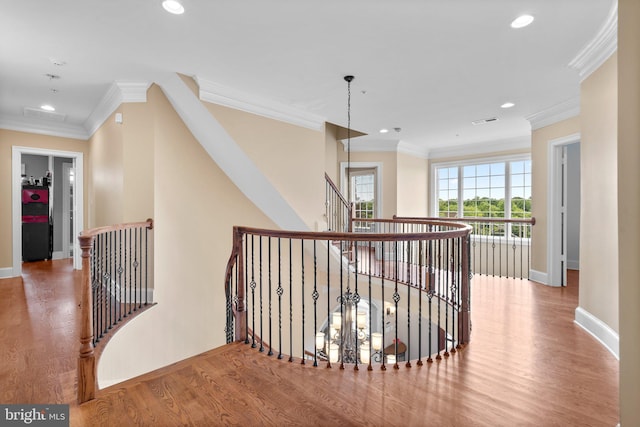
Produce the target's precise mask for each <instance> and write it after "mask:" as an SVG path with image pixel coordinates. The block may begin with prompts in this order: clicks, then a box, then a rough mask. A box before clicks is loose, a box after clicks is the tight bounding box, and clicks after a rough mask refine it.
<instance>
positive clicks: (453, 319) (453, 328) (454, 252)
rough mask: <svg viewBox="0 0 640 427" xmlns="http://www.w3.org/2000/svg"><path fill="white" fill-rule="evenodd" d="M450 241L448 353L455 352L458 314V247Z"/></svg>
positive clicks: (452, 240) (454, 242)
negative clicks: (449, 344)
mask: <svg viewBox="0 0 640 427" xmlns="http://www.w3.org/2000/svg"><path fill="white" fill-rule="evenodd" d="M449 240H451V246H452V248H451V249H452V252H451V287H450V289H451V346H450V353H455V352H456V347H455V342H456V314H457V313H458V307H457V305H456V284H457V269H456V265H457V263H456V261H457V256H456V255H457V253H458V248H459V245H457V244H456V240H454V239H453V238H451V239H449Z"/></svg>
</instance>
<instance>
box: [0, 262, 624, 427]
mask: <svg viewBox="0 0 640 427" xmlns="http://www.w3.org/2000/svg"><path fill="white" fill-rule="evenodd" d="M49 264H50V266H44V267H40V266H36V265H35V263H34V264H33V265H31V264H30V265H25V266H26V267H27V268H25V277H24V283H23V281H22V280H19V279H18V280H16V279H5V280H0V309H1V312H0V320H1V323H0V345H1V350H0V362H1V365H0V387H1V391H0V401H1V403H17V402H20V403H25V402H29V403H38V402H41V403H55V402H72V401H74V399H75V395H74V394H73V387H74V381H75V377H74V375H75V357H76V352H77V343H76V341H77V339H76V338H75V335H76V332H75V327H76V326H75V325H76V323H75V317H74V316H75V311H74V307H75V306H76V303H75V300H74V301H71V299H73V298H74V295H75V293H74V291H73V283H72V282H73V278H69V276H72V275H73V274H75V273H71V271H70V264H69V265H67V264H64V263H61V262H58V261H57V262H53V263H51V262H49ZM58 276H60V277H58ZM62 276H66V277H67V278H66V279H64V278H63V277H62ZM576 282H577V275H576V274H572V275H571V276H570V285H569V286H568V287H567V288H563V289H558V288H549V287H546V286H543V285H539V284H536V283H533V282H528V281H526V280H525V281H521V280H505V279H502V280H500V279H492V278H486V277H482V276H476V277H475V278H474V280H473V285H472V286H473V288H472V321H473V332H472V342H471V344H470V345H469V346H467V347H466V348H464V349H463V350H462V351H460V352H458V353H457V354H455V355H454V356H451V357H449V358H447V359H443V360H442V361H439V362H434V363H433V364H425V365H424V366H422V367H418V366H416V365H415V364H414V365H413V367H412V368H406V367H404V366H402V367H401V368H400V369H399V370H393V369H392V370H388V371H386V372H381V371H379V370H374V371H373V372H367V371H366V370H360V371H358V372H354V371H353V370H351V369H348V370H344V371H340V370H339V369H336V368H333V369H326V368H324V367H318V368H314V367H312V366H311V364H307V365H304V366H303V365H300V363H299V361H298V363H289V362H286V361H285V360H277V359H276V358H275V356H273V357H268V356H266V354H264V353H258V352H257V351H256V350H254V349H251V348H250V347H249V346H246V345H244V344H237V343H236V344H232V345H227V346H223V347H220V348H217V349H214V350H212V351H209V352H207V353H203V354H201V355H199V356H196V357H194V358H191V359H188V360H185V361H181V362H178V363H176V364H174V365H171V366H168V367H165V368H163V369H160V370H158V371H154V372H152V373H149V374H145V375H143V376H141V377H138V378H135V379H132V380H129V381H127V382H125V383H121V384H118V385H115V386H112V387H110V388H107V389H104V390H102V391H100V392H99V393H98V398H97V399H96V400H94V401H91V402H88V403H86V404H84V405H81V406H78V405H76V404H74V403H72V404H71V425H77V426H94V425H95V426H97V425H104V426H127V425H154V426H174V425H201V426H216V425H243V426H253V425H309V426H316V425H318V426H321V425H345V426H346V425H372V426H390V425H402V426H427V425H428V426H615V425H616V423H617V422H618V361H617V360H616V359H615V358H614V357H613V356H612V355H611V354H610V353H609V352H608V351H607V350H605V349H604V348H603V347H602V346H601V345H600V344H599V343H598V342H597V341H596V340H595V339H594V338H592V337H591V336H590V335H589V334H588V333H586V332H585V331H583V330H582V329H581V328H580V327H579V326H577V325H576V324H575V323H574V322H573V317H574V309H575V307H576V306H577V302H578V291H577V285H576ZM51 305H53V307H51ZM57 322H62V323H61V324H60V325H59V324H58V323H57ZM51 332H53V333H51ZM61 335H66V336H69V335H71V337H63V336H61ZM27 384H31V385H27Z"/></svg>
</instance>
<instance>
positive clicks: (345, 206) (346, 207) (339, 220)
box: [324, 173, 353, 233]
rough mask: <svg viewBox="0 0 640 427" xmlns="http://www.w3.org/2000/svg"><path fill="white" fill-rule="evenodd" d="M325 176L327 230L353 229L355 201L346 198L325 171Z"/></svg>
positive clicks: (343, 230) (341, 230) (348, 230)
mask: <svg viewBox="0 0 640 427" xmlns="http://www.w3.org/2000/svg"><path fill="white" fill-rule="evenodd" d="M324 177H325V181H326V184H325V205H326V213H325V216H326V218H327V230H328V231H336V232H342V233H348V232H350V231H353V226H352V217H353V203H351V204H350V203H349V202H348V201H347V199H345V197H344V196H343V195H342V193H341V192H340V190H339V189H338V187H337V186H336V184H335V183H334V182H333V181H332V180H331V178H330V177H329V175H327V174H326V173H325V174H324Z"/></svg>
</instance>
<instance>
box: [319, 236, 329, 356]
mask: <svg viewBox="0 0 640 427" xmlns="http://www.w3.org/2000/svg"><path fill="white" fill-rule="evenodd" d="M316 332H318V331H316ZM330 343H331V241H330V240H327V331H326V332H325V334H324V347H323V348H322V350H323V351H324V350H325V347H326V351H325V354H326V355H327V368H331V359H330V358H329V357H328V356H329V345H330ZM316 351H317V349H316Z"/></svg>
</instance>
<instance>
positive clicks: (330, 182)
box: [324, 172, 349, 206]
mask: <svg viewBox="0 0 640 427" xmlns="http://www.w3.org/2000/svg"><path fill="white" fill-rule="evenodd" d="M324 177H325V179H326V180H327V183H328V184H329V186H330V187H331V188H332V189H333V191H335V193H336V195H337V196H338V197H339V198H340V200H341V201H342V203H344V205H345V206H349V202H348V201H347V199H345V198H344V196H343V195H342V192H341V191H340V190H339V189H338V186H337V185H336V184H335V183H334V182H333V181H332V180H331V177H330V176H329V175H327V173H326V172H325V174H324Z"/></svg>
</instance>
